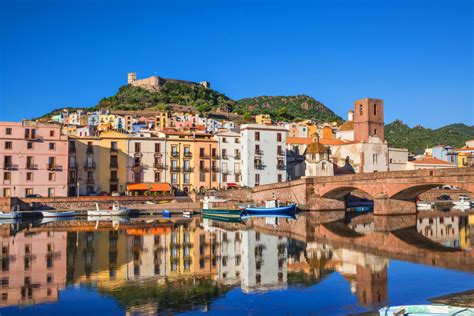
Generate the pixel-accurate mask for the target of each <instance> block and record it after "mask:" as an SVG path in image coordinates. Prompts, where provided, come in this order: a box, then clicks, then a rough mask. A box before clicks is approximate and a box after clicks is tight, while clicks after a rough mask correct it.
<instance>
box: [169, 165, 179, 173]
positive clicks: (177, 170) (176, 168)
mask: <svg viewBox="0 0 474 316" xmlns="http://www.w3.org/2000/svg"><path fill="white" fill-rule="evenodd" d="M170 169H171V172H179V171H180V170H181V168H180V167H177V166H171V168H170Z"/></svg>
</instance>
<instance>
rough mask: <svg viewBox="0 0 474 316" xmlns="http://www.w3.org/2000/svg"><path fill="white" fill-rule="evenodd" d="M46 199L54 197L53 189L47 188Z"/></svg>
mask: <svg viewBox="0 0 474 316" xmlns="http://www.w3.org/2000/svg"><path fill="white" fill-rule="evenodd" d="M48 197H54V188H48Z"/></svg>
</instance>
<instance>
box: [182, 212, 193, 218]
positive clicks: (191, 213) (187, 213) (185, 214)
mask: <svg viewBox="0 0 474 316" xmlns="http://www.w3.org/2000/svg"><path fill="white" fill-rule="evenodd" d="M193 215H194V212H193V211H183V216H184V217H191V216H193Z"/></svg>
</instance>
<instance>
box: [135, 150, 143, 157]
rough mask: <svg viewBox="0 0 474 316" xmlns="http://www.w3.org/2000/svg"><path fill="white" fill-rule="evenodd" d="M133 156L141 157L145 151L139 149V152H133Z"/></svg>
mask: <svg viewBox="0 0 474 316" xmlns="http://www.w3.org/2000/svg"><path fill="white" fill-rule="evenodd" d="M133 156H134V157H135V158H141V157H143V153H141V152H139V151H137V152H135V153H134V154H133Z"/></svg>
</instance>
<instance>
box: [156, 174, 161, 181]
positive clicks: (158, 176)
mask: <svg viewBox="0 0 474 316" xmlns="http://www.w3.org/2000/svg"><path fill="white" fill-rule="evenodd" d="M160 176H161V173H160V172H155V182H161V181H160V180H161V178H160Z"/></svg>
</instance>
